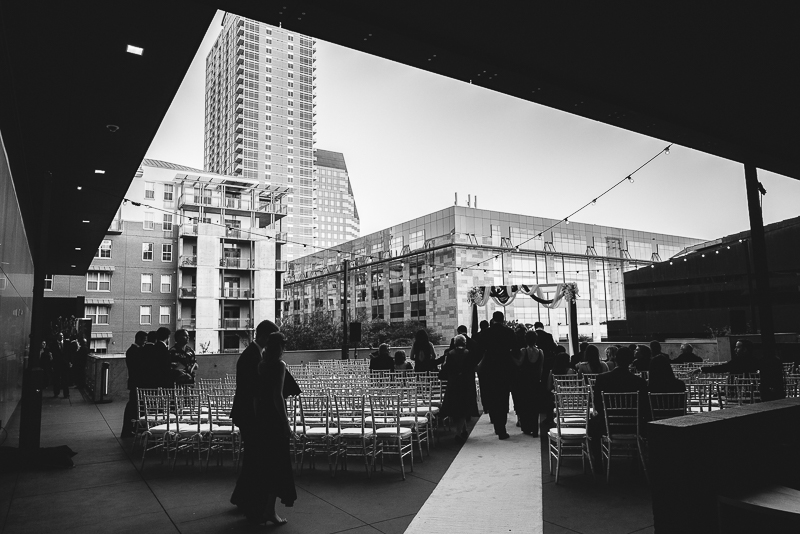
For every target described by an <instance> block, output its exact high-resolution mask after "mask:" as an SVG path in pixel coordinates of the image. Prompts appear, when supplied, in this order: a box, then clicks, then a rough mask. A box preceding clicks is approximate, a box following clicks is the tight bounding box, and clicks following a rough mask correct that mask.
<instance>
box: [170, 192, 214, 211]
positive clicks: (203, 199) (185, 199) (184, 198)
mask: <svg viewBox="0 0 800 534" xmlns="http://www.w3.org/2000/svg"><path fill="white" fill-rule="evenodd" d="M221 204H222V201H221V199H220V198H219V197H212V196H195V195H193V194H188V195H181V196H180V198H178V207H179V208H181V207H183V206H204V207H206V208H219V207H220V205H221Z"/></svg>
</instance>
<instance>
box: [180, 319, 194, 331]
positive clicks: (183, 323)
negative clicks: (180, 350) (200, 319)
mask: <svg viewBox="0 0 800 534" xmlns="http://www.w3.org/2000/svg"><path fill="white" fill-rule="evenodd" d="M178 328H185V329H187V330H195V329H196V328H197V320H196V319H178Z"/></svg>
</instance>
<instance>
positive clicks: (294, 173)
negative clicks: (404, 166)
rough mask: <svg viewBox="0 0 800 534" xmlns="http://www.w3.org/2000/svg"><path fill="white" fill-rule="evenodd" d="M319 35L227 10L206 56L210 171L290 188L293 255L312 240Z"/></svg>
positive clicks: (288, 254) (207, 159)
mask: <svg viewBox="0 0 800 534" xmlns="http://www.w3.org/2000/svg"><path fill="white" fill-rule="evenodd" d="M314 52H315V50H314V40H313V39H312V38H310V37H307V36H305V35H299V34H297V33H294V32H291V31H288V30H285V29H283V28H278V27H275V26H270V25H269V24H264V23H261V22H258V21H254V20H250V19H246V18H243V17H240V16H238V15H233V14H231V13H227V14H226V15H225V17H224V19H223V29H222V31H221V32H220V35H219V37H218V38H217V41H216V42H215V43H214V46H213V47H212V49H211V51H210V52H209V54H208V56H207V58H206V95H205V97H206V106H205V164H204V166H205V169H206V170H208V171H211V172H214V173H217V174H223V175H227V176H242V177H244V178H248V179H252V180H257V181H258V182H259V183H264V184H268V185H273V184H274V185H275V186H278V187H287V186H288V187H291V188H292V193H291V194H290V195H288V196H287V198H286V203H287V205H288V212H287V215H288V216H287V218H286V220H285V221H284V230H285V231H286V232H287V233H288V234H289V235H290V236H291V239H290V241H291V243H287V245H286V250H285V255H286V258H287V259H292V258H293V257H296V256H299V255H302V254H304V253H305V252H301V250H302V248H303V246H302V245H303V244H305V245H307V246H310V245H313V224H314V223H313V216H314V194H313V186H314V90H315V76H314V70H315V69H314V61H315V60H314Z"/></svg>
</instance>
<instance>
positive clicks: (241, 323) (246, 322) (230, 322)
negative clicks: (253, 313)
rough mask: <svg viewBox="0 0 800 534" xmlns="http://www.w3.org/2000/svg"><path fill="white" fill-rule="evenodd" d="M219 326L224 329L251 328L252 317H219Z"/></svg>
mask: <svg viewBox="0 0 800 534" xmlns="http://www.w3.org/2000/svg"><path fill="white" fill-rule="evenodd" d="M219 327H220V328H224V329H226V330H248V329H251V328H253V320H252V319H238V318H237V319H229V318H225V319H220V320H219Z"/></svg>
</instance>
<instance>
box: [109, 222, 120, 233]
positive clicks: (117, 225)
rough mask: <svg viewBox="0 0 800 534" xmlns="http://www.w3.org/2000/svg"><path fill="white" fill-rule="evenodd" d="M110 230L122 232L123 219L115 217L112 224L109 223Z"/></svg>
mask: <svg viewBox="0 0 800 534" xmlns="http://www.w3.org/2000/svg"><path fill="white" fill-rule="evenodd" d="M108 231H109V232H121V231H122V220H121V219H114V220H113V221H111V224H109V225H108Z"/></svg>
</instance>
